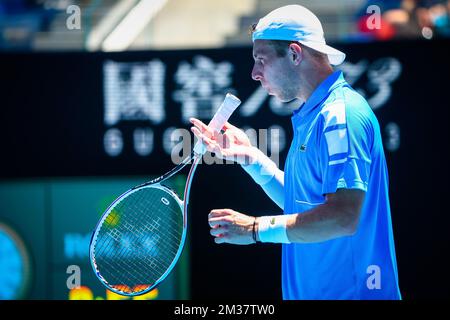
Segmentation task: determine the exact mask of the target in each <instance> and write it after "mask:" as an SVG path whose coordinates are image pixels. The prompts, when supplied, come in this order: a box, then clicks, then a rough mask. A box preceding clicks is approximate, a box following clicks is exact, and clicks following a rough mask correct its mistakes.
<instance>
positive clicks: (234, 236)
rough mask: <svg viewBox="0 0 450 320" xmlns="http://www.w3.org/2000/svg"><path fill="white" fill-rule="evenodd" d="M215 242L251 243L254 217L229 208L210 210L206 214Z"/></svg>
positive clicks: (252, 241)
mask: <svg viewBox="0 0 450 320" xmlns="http://www.w3.org/2000/svg"><path fill="white" fill-rule="evenodd" d="M208 222H209V226H210V227H211V231H210V233H211V235H212V236H214V242H215V243H231V244H252V243H255V241H254V240H253V224H254V222H255V217H251V216H247V215H245V214H243V213H240V212H237V211H234V210H231V209H215V210H211V212H210V213H209V215H208Z"/></svg>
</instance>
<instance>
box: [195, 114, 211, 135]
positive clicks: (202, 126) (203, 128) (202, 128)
mask: <svg viewBox="0 0 450 320" xmlns="http://www.w3.org/2000/svg"><path fill="white" fill-rule="evenodd" d="M189 121H190V122H191V123H192V124H193V125H194V126H195V127H196V128H197V129H198V130H199V131H201V132H202V133H206V135H207V136H208V137H213V136H214V130H212V129H211V128H210V127H208V126H207V125H206V124H204V123H203V122H201V121H200V120H198V119H196V118H190V119H189Z"/></svg>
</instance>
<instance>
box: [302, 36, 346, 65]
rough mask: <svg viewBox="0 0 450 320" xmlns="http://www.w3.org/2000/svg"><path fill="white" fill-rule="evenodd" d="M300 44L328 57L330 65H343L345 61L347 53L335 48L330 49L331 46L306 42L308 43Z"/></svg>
mask: <svg viewBox="0 0 450 320" xmlns="http://www.w3.org/2000/svg"><path fill="white" fill-rule="evenodd" d="M299 42H300V43H302V44H304V45H305V46H307V47H309V48H311V49H314V50H316V51H319V52H322V53H325V54H326V55H327V56H328V60H329V61H330V64H332V65H334V66H337V65H339V64H341V63H342V62H344V60H345V53H343V52H341V51H339V50H337V49H335V48H333V47H330V46H329V45H326V44H324V43H312V42H306V41H305V42H304V41H299Z"/></svg>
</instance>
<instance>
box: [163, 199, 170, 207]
mask: <svg viewBox="0 0 450 320" xmlns="http://www.w3.org/2000/svg"><path fill="white" fill-rule="evenodd" d="M161 202H162V203H164V204H165V205H166V206H168V205H169V204H170V202H169V200H167V198H165V197H162V198H161Z"/></svg>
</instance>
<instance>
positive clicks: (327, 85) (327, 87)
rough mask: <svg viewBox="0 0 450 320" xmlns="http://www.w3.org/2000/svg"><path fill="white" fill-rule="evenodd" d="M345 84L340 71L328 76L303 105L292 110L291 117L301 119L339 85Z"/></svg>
mask: <svg viewBox="0 0 450 320" xmlns="http://www.w3.org/2000/svg"><path fill="white" fill-rule="evenodd" d="M343 83H345V79H344V75H343V73H342V71H340V70H339V71H335V72H333V73H332V74H330V75H329V76H328V77H327V78H326V79H325V80H324V81H322V83H321V84H320V85H319V86H318V87H317V88H316V89H315V90H314V92H313V93H312V94H311V96H310V97H309V98H308V100H306V102H305V103H303V104H302V105H301V106H300V108H298V109H297V110H294V112H293V116H296V115H297V114H298V115H300V116H301V117H303V116H304V115H306V114H307V113H308V112H309V111H311V110H312V109H314V108H315V107H317V106H318V105H319V104H320V103H321V102H322V101H323V100H324V99H325V98H326V97H327V96H328V95H329V93H330V92H331V91H333V90H334V89H335V88H336V87H338V86H339V85H342V84H343Z"/></svg>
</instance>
